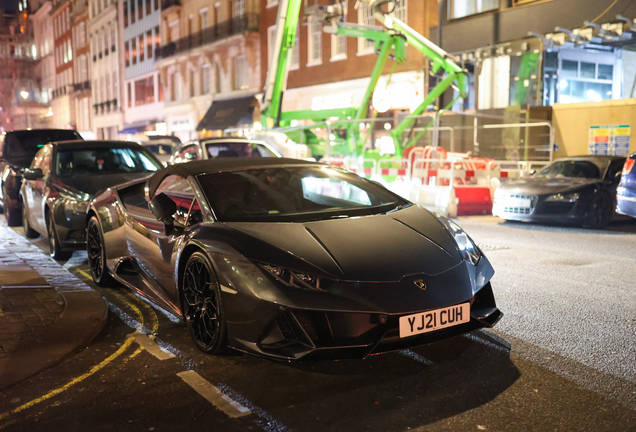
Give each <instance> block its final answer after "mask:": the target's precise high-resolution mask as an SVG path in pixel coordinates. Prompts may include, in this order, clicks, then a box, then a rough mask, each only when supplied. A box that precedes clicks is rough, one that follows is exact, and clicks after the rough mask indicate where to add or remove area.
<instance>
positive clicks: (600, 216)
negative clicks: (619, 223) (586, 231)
mask: <svg viewBox="0 0 636 432" xmlns="http://www.w3.org/2000/svg"><path fill="white" fill-rule="evenodd" d="M613 215H614V202H613V201H612V197H611V196H610V195H609V194H607V193H605V192H597V193H595V194H594V196H593V197H592V201H591V202H590V208H589V209H588V212H587V217H586V219H585V222H584V223H583V227H585V228H592V229H601V228H604V227H605V226H606V225H607V224H608V223H609V221H610V220H611V219H612V216H613Z"/></svg>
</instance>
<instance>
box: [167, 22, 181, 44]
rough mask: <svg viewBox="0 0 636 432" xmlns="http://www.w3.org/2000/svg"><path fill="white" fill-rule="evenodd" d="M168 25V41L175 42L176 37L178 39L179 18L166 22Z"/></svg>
mask: <svg viewBox="0 0 636 432" xmlns="http://www.w3.org/2000/svg"><path fill="white" fill-rule="evenodd" d="M168 26H169V27H170V30H169V31H168V34H169V38H170V39H169V42H175V41H176V40H177V39H179V20H176V21H172V22H171V23H170V24H168Z"/></svg>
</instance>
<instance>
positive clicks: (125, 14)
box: [93, 1, 128, 28]
mask: <svg viewBox="0 0 636 432" xmlns="http://www.w3.org/2000/svg"><path fill="white" fill-rule="evenodd" d="M94 14H95V13H93V15H94ZM126 27H128V2H127V1H124V28H126Z"/></svg>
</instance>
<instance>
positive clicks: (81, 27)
mask: <svg viewBox="0 0 636 432" xmlns="http://www.w3.org/2000/svg"><path fill="white" fill-rule="evenodd" d="M78 29H79V30H78V33H79V45H80V46H84V45H86V25H85V23H84V22H82V23H80V25H79V27H78Z"/></svg>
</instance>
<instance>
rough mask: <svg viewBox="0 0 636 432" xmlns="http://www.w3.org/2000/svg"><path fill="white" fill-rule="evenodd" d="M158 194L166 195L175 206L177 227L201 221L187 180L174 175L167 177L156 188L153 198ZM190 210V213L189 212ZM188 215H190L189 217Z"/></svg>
mask: <svg viewBox="0 0 636 432" xmlns="http://www.w3.org/2000/svg"><path fill="white" fill-rule="evenodd" d="M160 193H164V194H166V195H167V196H168V197H169V198H170V199H171V200H173V201H174V202H175V204H176V205H177V211H176V212H175V214H174V221H175V223H177V224H178V225H181V226H183V227H185V226H189V225H193V224H195V223H198V222H201V221H202V220H203V217H202V216H201V209H200V208H199V205H198V203H197V202H196V199H195V197H194V192H193V191H192V186H190V183H189V182H188V180H186V179H184V178H182V177H179V176H176V175H171V176H168V177H166V178H165V180H164V181H162V182H161V184H160V185H159V187H158V188H157V191H156V192H155V196H157V195H159V194H160ZM190 209H192V212H190ZM189 213H191V214H190V215H189Z"/></svg>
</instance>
